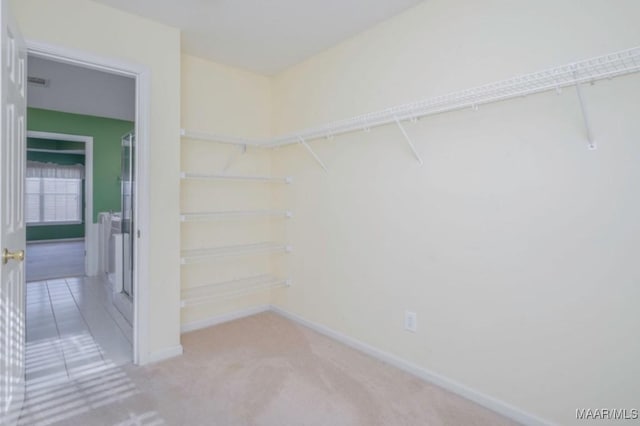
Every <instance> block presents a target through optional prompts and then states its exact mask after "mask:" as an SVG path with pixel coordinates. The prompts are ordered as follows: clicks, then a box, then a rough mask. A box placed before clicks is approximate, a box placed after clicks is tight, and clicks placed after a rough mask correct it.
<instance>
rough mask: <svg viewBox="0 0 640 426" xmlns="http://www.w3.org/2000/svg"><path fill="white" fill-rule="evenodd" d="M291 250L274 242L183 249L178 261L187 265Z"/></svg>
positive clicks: (288, 246)
mask: <svg viewBox="0 0 640 426" xmlns="http://www.w3.org/2000/svg"><path fill="white" fill-rule="evenodd" d="M292 250H293V248H292V247H291V246H290V245H287V244H281V243H274V242H263V243H257V244H240V245H233V246H222V247H209V248H203V249H194V250H183V251H182V254H181V258H180V263H181V264H182V265H188V264H190V263H199V262H205V261H207V260H215V259H219V258H225V257H232V256H244V255H250V254H261V253H291V251H292Z"/></svg>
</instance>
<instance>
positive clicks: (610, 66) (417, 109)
mask: <svg viewBox="0 0 640 426" xmlns="http://www.w3.org/2000/svg"><path fill="white" fill-rule="evenodd" d="M639 71H640V47H634V48H631V49H627V50H623V51H619V52H615V53H610V54H608V55H603V56H599V57H595V58H592V59H587V60H583V61H579V62H574V63H570V64H566V65H562V66H559V67H555V68H549V69H546V70H543V71H538V72H534V73H530V74H525V75H521V76H518V77H514V78H510V79H507V80H501V81H497V82H494V83H490V84H486V85H483V86H479V87H474V88H471V89H467V90H461V91H458V92H453V93H450V94H447V95H442V96H436V97H432V98H428V99H424V100H421V101H417V102H411V103H407V104H403V105H397V106H393V107H390V108H386V109H383V110H380V111H376V112H371V113H368V114H362V115H358V116H355V117H352V118H348V119H345V120H339V121H335V122H332V123H328V124H326V125H323V126H319V127H314V128H309V129H305V130H301V131H299V132H295V133H291V134H287V135H283V136H278V137H275V138H272V139H267V140H250V139H243V138H237V137H233V136H223V135H212V134H204V133H194V132H188V131H183V135H185V137H187V135H188V136H189V137H192V138H196V139H202V140H210V141H215V142H220V143H229V144H236V145H249V146H256V147H264V148H275V147H278V146H284V145H291V144H298V143H303V144H304V143H306V142H307V141H311V140H315V139H320V138H331V137H333V136H337V135H340V134H344V133H348V132H353V131H358V130H367V129H371V128H373V127H377V126H382V125H386V124H392V123H398V124H399V123H400V121H404V120H412V119H417V118H421V117H426V116H429V115H433V114H440V113H443V112H449V111H455V110H459V109H464V108H477V107H478V106H479V105H483V104H488V103H491V102H497V101H503V100H507V99H512V98H517V97H522V96H527V95H532V94H536V93H541V92H546V91H550V90H560V89H562V88H564V87H569V86H576V85H580V84H583V83H593V82H596V81H598V80H603V79H608V78H613V77H617V76H622V75H626V74H631V73H635V72H639Z"/></svg>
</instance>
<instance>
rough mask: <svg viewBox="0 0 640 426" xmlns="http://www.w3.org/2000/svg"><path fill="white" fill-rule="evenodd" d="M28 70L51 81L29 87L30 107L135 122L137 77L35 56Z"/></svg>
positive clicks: (28, 100) (32, 74) (31, 59)
mask: <svg viewBox="0 0 640 426" xmlns="http://www.w3.org/2000/svg"><path fill="white" fill-rule="evenodd" d="M28 72H29V77H37V78H44V79H46V80H47V85H46V86H45V87H42V86H37V85H34V84H29V85H28V86H27V90H28V96H27V102H28V106H29V107H32V108H42V109H49V110H53V111H62V112H69V113H72V114H84V115H93V116H96V117H107V118H115V119H117V120H128V121H135V118H136V81H135V79H133V78H130V77H125V76H120V75H115V74H108V73H105V72H101V71H97V70H91V69H88V68H81V67H78V66H74V65H69V64H63V63H60V62H55V61H51V60H48V59H43V58H38V57H33V56H30V57H29V70H28Z"/></svg>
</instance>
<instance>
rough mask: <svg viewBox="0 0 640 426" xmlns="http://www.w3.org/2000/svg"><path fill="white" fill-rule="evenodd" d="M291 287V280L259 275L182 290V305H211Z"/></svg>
mask: <svg viewBox="0 0 640 426" xmlns="http://www.w3.org/2000/svg"><path fill="white" fill-rule="evenodd" d="M290 286H291V281H290V280H289V279H282V278H279V277H276V276H273V275H257V276H253V277H249V278H243V279H238V280H232V281H225V282H219V283H213V284H206V285H201V286H197V287H192V288H188V289H185V290H182V291H181V302H180V305H181V306H182V307H183V308H185V307H187V306H193V305H200V304H204V303H209V302H211V301H213V300H218V299H227V298H233V297H239V296H244V295H245V294H248V293H253V292H257V291H264V290H269V289H273V288H282V287H290Z"/></svg>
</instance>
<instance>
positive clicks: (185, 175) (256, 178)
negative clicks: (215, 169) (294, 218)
mask: <svg viewBox="0 0 640 426" xmlns="http://www.w3.org/2000/svg"><path fill="white" fill-rule="evenodd" d="M180 178H181V179H185V180H186V179H193V180H211V181H214V180H235V181H246V182H265V183H285V184H290V183H292V182H293V178H292V177H291V176H285V177H272V176H260V175H229V174H222V173H220V174H207V173H191V172H181V173H180Z"/></svg>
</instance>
